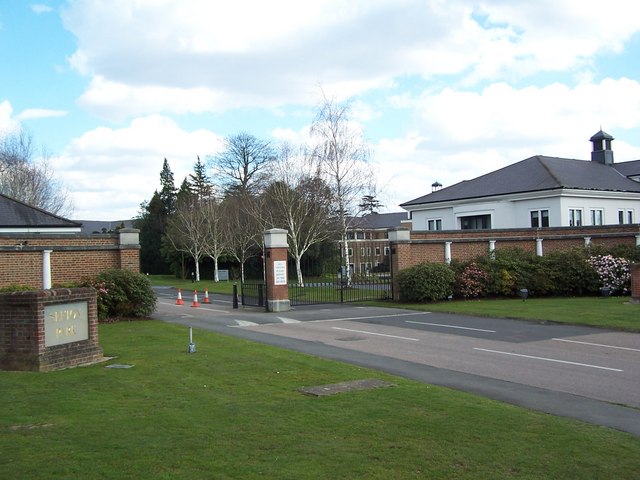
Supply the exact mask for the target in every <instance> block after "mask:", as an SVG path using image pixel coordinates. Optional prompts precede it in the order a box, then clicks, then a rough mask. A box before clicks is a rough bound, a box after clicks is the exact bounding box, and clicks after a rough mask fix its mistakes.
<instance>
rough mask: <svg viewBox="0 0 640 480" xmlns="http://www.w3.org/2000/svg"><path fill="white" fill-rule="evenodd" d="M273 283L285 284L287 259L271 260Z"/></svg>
mask: <svg viewBox="0 0 640 480" xmlns="http://www.w3.org/2000/svg"><path fill="white" fill-rule="evenodd" d="M273 277H274V278H273V284H274V285H286V284H287V261H286V260H276V261H274V262H273Z"/></svg>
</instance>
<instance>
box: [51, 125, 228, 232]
mask: <svg viewBox="0 0 640 480" xmlns="http://www.w3.org/2000/svg"><path fill="white" fill-rule="evenodd" d="M220 145H221V138H220V137H219V136H218V135H216V134H214V133H212V132H210V131H207V130H195V131H186V130H183V129H181V128H180V127H179V126H178V125H177V124H176V123H175V122H174V121H173V120H170V119H168V118H166V117H162V116H160V115H151V116H149V117H144V118H138V119H135V120H133V121H132V122H131V123H130V125H128V126H127V127H125V128H120V129H111V128H106V127H100V128H96V129H94V130H91V131H88V132H86V133H84V134H83V135H82V136H81V137H79V138H76V139H75V140H73V141H72V142H71V143H70V144H69V145H68V146H67V148H66V149H65V151H64V152H63V154H62V155H60V156H58V157H55V158H52V165H53V167H54V168H55V170H56V173H57V174H58V176H59V177H60V178H61V179H62V180H63V181H64V183H65V185H67V186H68V187H69V189H70V190H71V191H72V197H73V202H74V204H75V207H76V211H75V215H74V216H75V218H79V219H85V220H86V219H90V220H121V219H126V218H131V217H133V216H135V215H136V214H137V212H138V206H139V205H140V203H141V202H143V201H145V200H150V199H151V196H152V195H153V192H154V190H156V189H159V188H160V180H159V174H160V170H161V169H162V163H163V159H164V158H167V160H168V161H169V165H170V167H171V169H172V171H173V173H174V179H175V183H176V186H177V187H179V186H180V183H182V180H183V178H184V177H185V176H187V175H188V174H189V173H191V172H192V168H193V164H194V163H195V162H196V159H197V158H196V157H197V156H198V155H200V157H201V159H203V160H204V158H205V157H206V155H208V154H211V153H214V152H216V151H217V150H218V149H219V148H220Z"/></svg>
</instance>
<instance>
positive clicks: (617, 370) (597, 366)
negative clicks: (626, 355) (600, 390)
mask: <svg viewBox="0 0 640 480" xmlns="http://www.w3.org/2000/svg"><path fill="white" fill-rule="evenodd" d="M474 350H479V351H481V352H489V353H499V354H501V355H511V356H514V357H522V358H531V359H534V360H544V361H546V362H555V363H567V364H569V365H577V366H579V367H589V368H598V369H600V370H610V371H612V372H623V371H624V370H620V369H619V368H609V367H601V366H599V365H589V364H588V363H577V362H568V361H566V360H557V359H555V358H545V357H534V356H533V355H522V354H519V353H512V352H500V351H498V350H487V349H486V348H474Z"/></svg>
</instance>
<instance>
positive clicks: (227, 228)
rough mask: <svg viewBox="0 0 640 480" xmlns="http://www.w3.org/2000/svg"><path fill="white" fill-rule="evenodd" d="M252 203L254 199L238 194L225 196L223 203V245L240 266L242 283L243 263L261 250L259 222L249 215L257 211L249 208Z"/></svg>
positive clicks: (243, 278)
mask: <svg viewBox="0 0 640 480" xmlns="http://www.w3.org/2000/svg"><path fill="white" fill-rule="evenodd" d="M253 203H255V198H254V197H251V196H248V195H240V194H233V195H227V197H226V198H225V199H224V202H223V206H224V232H225V237H226V240H225V243H226V244H227V246H228V248H229V252H230V254H231V255H233V257H234V258H235V259H236V260H237V261H238V263H239V264H240V279H241V281H242V282H244V280H245V274H244V273H245V272H244V267H245V263H246V262H247V260H249V258H251V257H254V256H255V255H257V254H258V253H259V252H260V251H261V249H262V236H261V234H262V231H263V230H262V228H261V222H259V221H258V219H257V218H256V217H255V216H254V215H251V214H250V213H249V212H252V211H259V209H258V208H252V207H251V205H252V204H253Z"/></svg>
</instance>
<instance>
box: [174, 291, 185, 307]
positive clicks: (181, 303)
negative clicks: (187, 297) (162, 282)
mask: <svg viewBox="0 0 640 480" xmlns="http://www.w3.org/2000/svg"><path fill="white" fill-rule="evenodd" d="M176 305H184V302H183V301H182V289H180V288H179V289H178V299H177V300H176Z"/></svg>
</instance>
